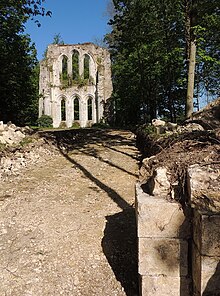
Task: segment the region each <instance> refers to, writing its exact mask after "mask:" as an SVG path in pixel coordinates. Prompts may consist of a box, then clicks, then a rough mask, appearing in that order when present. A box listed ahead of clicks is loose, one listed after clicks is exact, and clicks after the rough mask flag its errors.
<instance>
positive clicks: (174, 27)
mask: <svg viewBox="0 0 220 296" xmlns="http://www.w3.org/2000/svg"><path fill="white" fill-rule="evenodd" d="M186 2H187V1H186ZM213 2H214V4H213V3H210V1H208V0H204V1H203V2H199V1H197V2H196V1H195V5H194V7H193V9H194V10H195V9H196V10H197V11H198V13H197V14H198V22H197V24H196V25H194V27H193V28H194V32H195V34H196V38H197V42H198V54H197V61H198V63H197V73H198V74H197V81H198V83H199V93H200V94H202V92H203V91H202V90H203V89H204V87H205V88H208V89H209V91H210V90H211V89H212V90H213V92H215V93H218V92H219V78H220V64H219V60H220V51H219V48H220V38H219V28H220V14H219V9H220V8H219V1H218V0H214V1H213ZM113 3H114V10H115V14H114V16H113V18H112V19H111V20H110V22H109V23H110V25H111V26H112V32H111V33H109V34H107V35H106V41H107V42H108V44H109V47H110V50H111V54H112V72H113V85H114V93H113V95H112V99H113V100H114V108H115V121H116V123H117V124H119V125H128V124H137V123H145V122H150V121H151V119H153V118H155V117H157V116H158V115H159V116H163V117H167V118H168V119H169V120H170V121H173V122H175V121H177V120H178V118H179V117H181V116H182V115H183V114H184V108H185V98H186V88H187V70H188V69H187V68H188V65H187V58H186V47H187V38H186V37H187V36H186V30H185V29H186V27H185V26H186V25H185V21H186V19H185V13H186V12H185V8H186V7H185V6H184V5H185V3H184V2H183V1H182V0H164V1H160V0H156V1H155V0H134V1H125V0H124V1H121V0H115V1H113Z"/></svg>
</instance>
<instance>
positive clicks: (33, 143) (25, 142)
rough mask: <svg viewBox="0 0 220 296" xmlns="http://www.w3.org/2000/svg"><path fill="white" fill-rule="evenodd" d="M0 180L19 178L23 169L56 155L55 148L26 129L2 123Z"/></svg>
mask: <svg viewBox="0 0 220 296" xmlns="http://www.w3.org/2000/svg"><path fill="white" fill-rule="evenodd" d="M0 145H2V147H0V148H1V150H0V180H4V179H6V178H8V177H9V176H17V175H19V174H20V173H21V172H22V169H24V168H28V167H30V165H33V164H36V163H38V162H44V161H45V160H46V159H48V158H50V157H51V156H53V155H54V153H56V149H55V146H53V145H52V144H50V143H49V142H48V141H47V140H46V139H45V138H44V137H39V135H38V134H37V133H34V131H33V130H32V129H31V128H29V127H28V126H26V127H17V126H16V125H14V124H13V123H11V122H9V123H7V124H3V122H2V121H0Z"/></svg>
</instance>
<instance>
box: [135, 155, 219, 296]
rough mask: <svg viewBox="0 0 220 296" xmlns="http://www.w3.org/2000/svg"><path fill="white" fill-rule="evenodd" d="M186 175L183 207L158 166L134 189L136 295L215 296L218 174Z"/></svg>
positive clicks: (197, 170)
mask: <svg viewBox="0 0 220 296" xmlns="http://www.w3.org/2000/svg"><path fill="white" fill-rule="evenodd" d="M147 161H148V159H146V160H145V165H146V163H147ZM187 173H188V177H187V184H188V190H187V191H188V192H189V195H190V196H189V198H190V200H189V202H188V203H187V204H182V205H181V204H180V203H179V202H178V200H177V199H178V198H177V196H175V193H174V192H173V191H174V188H176V187H175V186H173V185H174V184H172V181H171V178H170V174H169V172H168V171H167V169H166V168H164V167H160V168H157V169H156V170H155V171H154V172H153V173H152V174H151V176H149V177H148V179H147V181H146V180H145V182H144V183H143V182H140V183H138V184H137V186H136V216H137V225H138V230H137V234H138V245H139V246H138V249H139V276H140V295H141V296H178V295H179V296H216V295H220V214H219V213H220V203H219V201H220V198H219V189H220V188H219V184H220V180H219V178H220V170H219V168H213V167H212V166H211V165H210V166H204V167H202V166H199V165H192V166H190V167H189V168H188V172H187ZM146 184H147V185H146ZM179 185H184V184H179ZM175 190H176V189H175ZM174 196H175V198H174Z"/></svg>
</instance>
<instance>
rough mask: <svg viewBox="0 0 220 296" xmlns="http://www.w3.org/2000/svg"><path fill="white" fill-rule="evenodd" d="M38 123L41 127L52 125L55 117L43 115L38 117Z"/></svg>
mask: <svg viewBox="0 0 220 296" xmlns="http://www.w3.org/2000/svg"><path fill="white" fill-rule="evenodd" d="M37 125H38V126H39V127H52V126H53V119H52V118H51V117H50V116H48V115H42V116H41V117H40V118H38V119H37Z"/></svg>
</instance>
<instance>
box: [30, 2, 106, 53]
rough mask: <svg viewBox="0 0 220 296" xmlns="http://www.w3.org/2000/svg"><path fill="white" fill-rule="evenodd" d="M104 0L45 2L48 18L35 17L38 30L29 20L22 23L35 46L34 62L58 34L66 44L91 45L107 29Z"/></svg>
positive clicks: (101, 36)
mask: <svg viewBox="0 0 220 296" xmlns="http://www.w3.org/2000/svg"><path fill="white" fill-rule="evenodd" d="M107 2H108V0H46V2H45V4H44V7H45V8H46V9H48V10H50V11H52V17H40V18H38V19H39V21H40V23H41V27H40V28H39V27H37V25H36V24H35V23H34V22H33V21H29V22H28V23H27V24H26V32H27V33H28V34H30V36H31V39H32V41H33V42H34V43H35V44H36V48H37V52H38V59H42V55H43V52H44V51H45V49H46V47H47V45H48V44H50V43H52V41H53V37H54V35H55V34H58V33H60V35H61V37H62V39H63V40H64V42H65V43H66V44H75V43H83V42H94V40H95V39H101V38H103V36H104V35H105V34H106V33H107V31H108V30H109V26H108V25H107V22H108V16H106V6H107Z"/></svg>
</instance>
